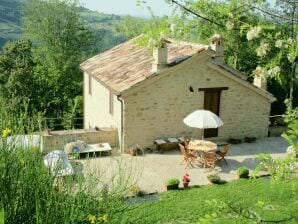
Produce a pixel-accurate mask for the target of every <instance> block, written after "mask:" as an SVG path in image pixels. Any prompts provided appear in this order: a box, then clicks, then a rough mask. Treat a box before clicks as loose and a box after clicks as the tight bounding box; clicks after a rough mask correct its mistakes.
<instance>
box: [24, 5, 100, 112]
mask: <svg viewBox="0 0 298 224" xmlns="http://www.w3.org/2000/svg"><path fill="white" fill-rule="evenodd" d="M23 18H24V28H25V33H26V35H28V36H29V37H31V38H32V39H33V40H34V43H35V44H36V48H35V50H34V58H35V60H36V62H37V66H36V67H35V69H34V74H35V76H36V80H38V84H39V88H38V90H37V91H38V102H40V105H39V108H38V110H39V111H46V114H47V115H53V114H54V116H55V117H57V116H62V114H63V112H64V111H67V110H68V109H69V108H68V106H67V105H68V100H69V99H74V98H75V97H76V96H78V95H81V94H82V72H81V71H80V69H79V64H80V62H81V61H82V60H83V59H84V58H85V57H86V53H85V52H86V51H87V49H90V48H88V47H89V46H90V45H91V44H92V41H93V40H94V38H93V35H92V33H91V32H90V31H89V29H88V27H87V25H86V24H85V23H84V21H83V20H82V19H81V16H80V8H79V4H78V2H77V1H75V0H48V1H44V0H28V1H27V2H26V3H25V7H24V10H23ZM87 52H88V51H87ZM87 54H88V53H87Z"/></svg>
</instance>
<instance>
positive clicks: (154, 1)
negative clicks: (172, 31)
mask: <svg viewBox="0 0 298 224" xmlns="http://www.w3.org/2000/svg"><path fill="white" fill-rule="evenodd" d="M80 2H81V3H82V4H83V6H84V7H86V8H88V9H91V10H94V11H98V12H103V13H108V14H117V15H131V16H139V17H150V13H149V11H148V9H147V8H146V7H143V8H141V7H140V6H137V5H136V0H80ZM146 2H147V4H146V5H149V6H150V7H151V8H152V10H153V12H154V15H156V16H163V15H169V14H170V13H171V8H170V6H169V5H167V4H166V3H165V2H164V1H163V0H146Z"/></svg>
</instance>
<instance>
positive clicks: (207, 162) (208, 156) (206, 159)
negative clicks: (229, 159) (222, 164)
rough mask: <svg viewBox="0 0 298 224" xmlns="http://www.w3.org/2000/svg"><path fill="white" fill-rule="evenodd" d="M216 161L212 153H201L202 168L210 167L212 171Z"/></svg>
mask: <svg viewBox="0 0 298 224" xmlns="http://www.w3.org/2000/svg"><path fill="white" fill-rule="evenodd" d="M217 161H218V160H217V157H216V155H215V153H214V152H203V164H204V168H206V167H212V168H213V169H214V168H215V164H216V162H217Z"/></svg>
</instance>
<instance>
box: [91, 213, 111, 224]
mask: <svg viewBox="0 0 298 224" xmlns="http://www.w3.org/2000/svg"><path fill="white" fill-rule="evenodd" d="M88 221H89V222H90V223H91V224H93V223H95V224H97V223H105V222H107V221H108V216H107V215H106V214H104V215H99V216H98V217H96V216H95V215H91V214H89V215H88Z"/></svg>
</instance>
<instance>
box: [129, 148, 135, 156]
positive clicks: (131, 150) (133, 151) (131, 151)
mask: <svg viewBox="0 0 298 224" xmlns="http://www.w3.org/2000/svg"><path fill="white" fill-rule="evenodd" d="M129 154H130V155H131V156H136V155H137V150H136V149H129Z"/></svg>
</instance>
